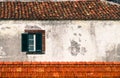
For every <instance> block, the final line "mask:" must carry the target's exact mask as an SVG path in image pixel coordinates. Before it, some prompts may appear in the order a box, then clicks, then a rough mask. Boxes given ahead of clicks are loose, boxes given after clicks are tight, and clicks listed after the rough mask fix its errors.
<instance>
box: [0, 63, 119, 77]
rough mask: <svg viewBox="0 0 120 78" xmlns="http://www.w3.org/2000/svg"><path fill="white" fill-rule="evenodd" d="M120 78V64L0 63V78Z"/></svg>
mask: <svg viewBox="0 0 120 78" xmlns="http://www.w3.org/2000/svg"><path fill="white" fill-rule="evenodd" d="M5 77H7V78H8V77H9V78H14V77H15V78H16V77H17V78H18V77H21V78H25V77H27V78H68V77H69V78H120V62H0V78H5Z"/></svg>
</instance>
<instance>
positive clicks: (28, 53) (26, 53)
mask: <svg viewBox="0 0 120 78" xmlns="http://www.w3.org/2000/svg"><path fill="white" fill-rule="evenodd" d="M26 54H45V53H41V52H27V53H26Z"/></svg>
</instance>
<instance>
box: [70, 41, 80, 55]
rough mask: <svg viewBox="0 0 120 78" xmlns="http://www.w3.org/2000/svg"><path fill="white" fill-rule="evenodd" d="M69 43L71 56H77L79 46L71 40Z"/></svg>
mask: <svg viewBox="0 0 120 78" xmlns="http://www.w3.org/2000/svg"><path fill="white" fill-rule="evenodd" d="M70 43H71V54H72V55H73V56H77V54H78V53H80V44H78V43H77V42H76V41H74V40H72V41H71V42H70Z"/></svg>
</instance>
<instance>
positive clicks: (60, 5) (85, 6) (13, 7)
mask: <svg viewBox="0 0 120 78" xmlns="http://www.w3.org/2000/svg"><path fill="white" fill-rule="evenodd" d="M0 19H7V20H9V19H17V20H19V19H22V20H46V19H47V20H51V19H54V20H64V19H65V20H70V19H72V20H75V19H78V20H91V19H94V20H97V19H99V20H100V19H102V20H104V19H120V6H118V5H113V4H110V3H106V2H101V1H64V2H0Z"/></svg>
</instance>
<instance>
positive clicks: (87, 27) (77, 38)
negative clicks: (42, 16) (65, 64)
mask: <svg viewBox="0 0 120 78" xmlns="http://www.w3.org/2000/svg"><path fill="white" fill-rule="evenodd" d="M119 25H120V21H1V22H0V60H1V61H120V26H119ZM28 26H38V27H40V28H41V29H44V30H45V31H46V35H45V36H46V51H45V54H42V55H38V54H36V55H26V54H25V53H23V52H21V33H24V29H25V27H28Z"/></svg>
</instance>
